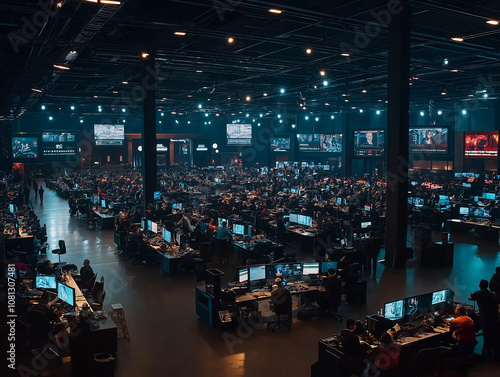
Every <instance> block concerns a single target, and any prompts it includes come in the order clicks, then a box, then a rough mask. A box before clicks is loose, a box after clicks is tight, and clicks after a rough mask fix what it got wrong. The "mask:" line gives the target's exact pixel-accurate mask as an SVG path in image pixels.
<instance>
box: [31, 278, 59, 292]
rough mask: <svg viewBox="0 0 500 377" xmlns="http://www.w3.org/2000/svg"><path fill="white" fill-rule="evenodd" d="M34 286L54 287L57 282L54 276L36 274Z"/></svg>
mask: <svg viewBox="0 0 500 377" xmlns="http://www.w3.org/2000/svg"><path fill="white" fill-rule="evenodd" d="M35 286H36V287H37V288H39V289H56V288H57V282H56V277H55V276H37V277H36V278H35Z"/></svg>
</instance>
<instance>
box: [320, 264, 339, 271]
mask: <svg viewBox="0 0 500 377" xmlns="http://www.w3.org/2000/svg"><path fill="white" fill-rule="evenodd" d="M337 267H338V262H337V261H329V262H321V273H322V274H326V273H327V272H328V270H329V269H330V268H332V269H334V270H335V271H337Z"/></svg>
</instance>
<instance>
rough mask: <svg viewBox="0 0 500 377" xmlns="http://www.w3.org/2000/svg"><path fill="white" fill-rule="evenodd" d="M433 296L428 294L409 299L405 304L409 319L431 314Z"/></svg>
mask: <svg viewBox="0 0 500 377" xmlns="http://www.w3.org/2000/svg"><path fill="white" fill-rule="evenodd" d="M431 299H432V295H431V294H429V293H427V294H423V295H419V296H414V297H408V298H407V299H406V303H405V314H406V316H408V317H411V316H416V315H419V314H425V313H429V312H430V311H431V310H432V305H431Z"/></svg>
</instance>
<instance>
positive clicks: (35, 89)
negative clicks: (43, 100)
mask: <svg viewBox="0 0 500 377" xmlns="http://www.w3.org/2000/svg"><path fill="white" fill-rule="evenodd" d="M31 90H32V91H34V92H37V93H42V92H43V90H42V89H38V88H31Z"/></svg>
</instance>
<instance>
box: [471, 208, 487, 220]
mask: <svg viewBox="0 0 500 377" xmlns="http://www.w3.org/2000/svg"><path fill="white" fill-rule="evenodd" d="M474 217H476V218H480V219H489V218H490V211H489V210H487V209H484V208H476V209H474Z"/></svg>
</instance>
